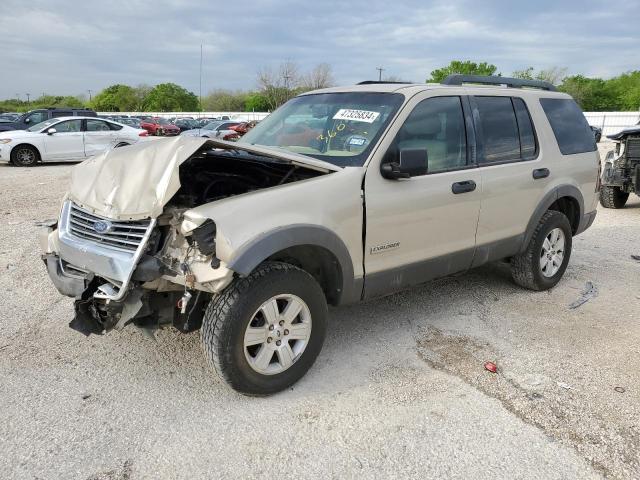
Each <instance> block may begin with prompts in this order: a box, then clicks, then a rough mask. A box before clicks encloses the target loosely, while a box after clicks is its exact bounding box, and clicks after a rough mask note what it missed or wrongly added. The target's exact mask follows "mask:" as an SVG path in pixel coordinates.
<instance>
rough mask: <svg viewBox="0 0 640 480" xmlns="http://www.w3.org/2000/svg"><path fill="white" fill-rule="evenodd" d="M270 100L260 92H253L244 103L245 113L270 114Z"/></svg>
mask: <svg viewBox="0 0 640 480" xmlns="http://www.w3.org/2000/svg"><path fill="white" fill-rule="evenodd" d="M269 110H270V109H269V100H268V99H267V97H265V96H264V95H263V94H262V93H260V92H253V93H250V94H249V95H247V100H246V101H245V103H244V111H245V112H268V111H269Z"/></svg>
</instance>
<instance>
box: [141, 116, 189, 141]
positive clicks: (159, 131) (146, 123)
mask: <svg viewBox="0 0 640 480" xmlns="http://www.w3.org/2000/svg"><path fill="white" fill-rule="evenodd" d="M140 128H144V129H145V130H146V131H147V132H149V135H158V136H165V137H173V136H175V135H179V134H180V128H179V127H176V126H175V125H174V124H172V123H170V122H169V120H167V119H166V118H162V117H152V118H149V119H147V120H142V122H140Z"/></svg>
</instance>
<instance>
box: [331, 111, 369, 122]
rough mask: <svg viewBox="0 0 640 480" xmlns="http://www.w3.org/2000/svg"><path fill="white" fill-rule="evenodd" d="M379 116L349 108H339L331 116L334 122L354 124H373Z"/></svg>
mask: <svg viewBox="0 0 640 480" xmlns="http://www.w3.org/2000/svg"><path fill="white" fill-rule="evenodd" d="M379 115H380V112H369V111H367V110H351V109H349V108H341V109H340V110H338V112H337V113H336V114H335V115H334V116H333V119H334V120H352V121H354V122H367V123H373V122H374V121H375V119H376V118H378V116H379Z"/></svg>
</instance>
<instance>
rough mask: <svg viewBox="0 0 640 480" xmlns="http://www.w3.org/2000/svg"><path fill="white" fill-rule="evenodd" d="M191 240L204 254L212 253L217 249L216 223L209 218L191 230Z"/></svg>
mask: <svg viewBox="0 0 640 480" xmlns="http://www.w3.org/2000/svg"><path fill="white" fill-rule="evenodd" d="M191 240H192V241H193V242H194V243H195V244H196V246H197V247H198V250H200V253H202V254H203V255H212V254H213V253H214V252H215V251H216V224H215V223H214V222H213V220H207V221H205V222H204V223H203V224H202V225H200V226H199V227H198V228H196V229H195V230H193V232H191Z"/></svg>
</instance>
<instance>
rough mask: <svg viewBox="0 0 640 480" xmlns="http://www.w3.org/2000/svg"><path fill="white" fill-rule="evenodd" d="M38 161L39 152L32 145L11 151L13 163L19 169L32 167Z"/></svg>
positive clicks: (21, 146) (18, 147)
mask: <svg viewBox="0 0 640 480" xmlns="http://www.w3.org/2000/svg"><path fill="white" fill-rule="evenodd" d="M38 160H40V155H39V154H38V150H36V149H35V148H34V147H32V146H31V145H18V146H17V147H16V148H14V149H13V150H12V151H11V162H12V163H13V164H14V165H17V166H18V167H32V166H34V165H35V164H36V163H38Z"/></svg>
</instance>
